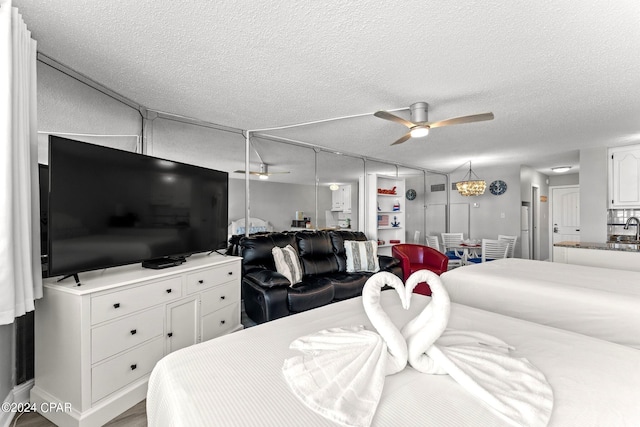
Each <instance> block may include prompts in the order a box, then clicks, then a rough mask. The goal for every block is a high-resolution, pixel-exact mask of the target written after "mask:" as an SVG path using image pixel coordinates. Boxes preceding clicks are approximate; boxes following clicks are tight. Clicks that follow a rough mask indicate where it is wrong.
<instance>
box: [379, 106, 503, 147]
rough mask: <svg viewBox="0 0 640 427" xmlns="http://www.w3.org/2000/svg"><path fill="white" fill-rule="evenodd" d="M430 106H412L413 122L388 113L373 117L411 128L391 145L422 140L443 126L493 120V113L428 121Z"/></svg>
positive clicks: (380, 112)
mask: <svg viewBox="0 0 640 427" xmlns="http://www.w3.org/2000/svg"><path fill="white" fill-rule="evenodd" d="M428 108H429V104H427V103H426V102H416V103H415V104H411V106H410V107H409V110H410V111H411V121H409V120H405V119H403V118H402V117H398V116H396V115H393V114H391V113H389V112H387V111H377V112H375V113H374V114H373V115H374V116H376V117H378V118H381V119H385V120H391V121H392V122H396V123H400V124H401V125H404V126H406V127H408V128H409V132H408V133H407V134H406V135H404V136H403V137H402V138H400V139H398V140H397V141H396V142H394V143H393V144H391V145H396V144H402V143H403V142H405V141H406V140H408V139H409V138H421V137H424V136H427V135H428V134H429V129H432V128H439V127H443V126H451V125H460V124H463V123H472V122H481V121H484V120H493V113H482V114H474V115H471V116H462V117H454V118H452V119H447V120H440V121H438V122H428V121H427V110H428Z"/></svg>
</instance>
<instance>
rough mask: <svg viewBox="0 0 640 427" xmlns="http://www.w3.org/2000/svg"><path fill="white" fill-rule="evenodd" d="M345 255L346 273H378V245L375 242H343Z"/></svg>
mask: <svg viewBox="0 0 640 427" xmlns="http://www.w3.org/2000/svg"><path fill="white" fill-rule="evenodd" d="M344 247H345V251H346V253H347V273H354V272H358V271H368V272H371V273H375V272H378V271H380V264H378V244H377V243H376V241H375V240H367V241H365V242H357V241H353V240H347V241H345V242H344Z"/></svg>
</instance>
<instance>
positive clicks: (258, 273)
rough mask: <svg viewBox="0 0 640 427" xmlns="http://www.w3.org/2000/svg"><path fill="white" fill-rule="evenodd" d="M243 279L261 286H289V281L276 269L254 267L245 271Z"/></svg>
mask: <svg viewBox="0 0 640 427" xmlns="http://www.w3.org/2000/svg"><path fill="white" fill-rule="evenodd" d="M243 279H244V280H246V281H248V282H251V283H253V284H255V285H258V286H260V287H262V288H267V289H269V288H277V287H289V286H291V282H289V279H287V278H286V277H284V276H283V275H282V274H280V273H278V272H277V271H272V270H266V269H254V270H251V271H249V272H247V273H245V275H244V277H243Z"/></svg>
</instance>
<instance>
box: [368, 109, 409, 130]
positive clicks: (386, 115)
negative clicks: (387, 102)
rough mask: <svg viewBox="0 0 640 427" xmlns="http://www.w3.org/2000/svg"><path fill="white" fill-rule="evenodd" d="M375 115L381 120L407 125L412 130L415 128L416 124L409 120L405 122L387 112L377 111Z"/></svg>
mask: <svg viewBox="0 0 640 427" xmlns="http://www.w3.org/2000/svg"><path fill="white" fill-rule="evenodd" d="M373 115H374V116H376V117H378V118H380V119H385V120H391V121H392V122H396V123H400V124H401V125H405V126H406V127H408V128H412V127H414V126H415V124H413V123H411V122H410V121H409V120H405V119H403V118H402V117H398V116H394V115H393V114H391V113H388V112H386V111H376V112H375V113H373Z"/></svg>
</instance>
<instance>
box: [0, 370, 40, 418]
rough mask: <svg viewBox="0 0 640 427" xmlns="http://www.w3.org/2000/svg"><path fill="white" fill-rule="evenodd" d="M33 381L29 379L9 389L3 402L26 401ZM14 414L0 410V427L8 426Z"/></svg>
mask: <svg viewBox="0 0 640 427" xmlns="http://www.w3.org/2000/svg"><path fill="white" fill-rule="evenodd" d="M34 383H35V381H34V380H29V381H27V382H26V383H22V384H20V385H17V386H15V387H14V388H13V390H10V391H9V394H8V395H7V397H5V399H4V401H3V402H4V404H9V405H11V404H14V403H26V402H28V401H29V392H30V391H31V389H32V388H33V385H34ZM14 415H16V412H15V411H13V412H11V411H9V412H7V411H0V427H10V426H11V422H12V421H13V417H14Z"/></svg>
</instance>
